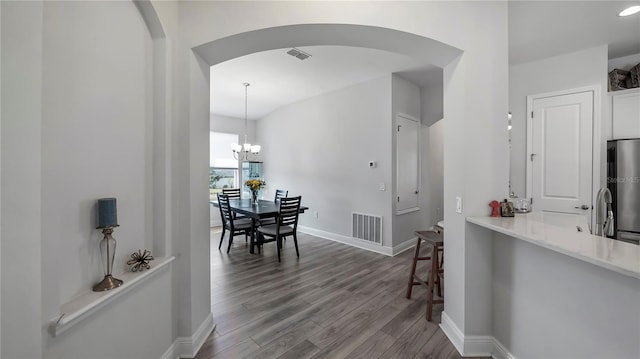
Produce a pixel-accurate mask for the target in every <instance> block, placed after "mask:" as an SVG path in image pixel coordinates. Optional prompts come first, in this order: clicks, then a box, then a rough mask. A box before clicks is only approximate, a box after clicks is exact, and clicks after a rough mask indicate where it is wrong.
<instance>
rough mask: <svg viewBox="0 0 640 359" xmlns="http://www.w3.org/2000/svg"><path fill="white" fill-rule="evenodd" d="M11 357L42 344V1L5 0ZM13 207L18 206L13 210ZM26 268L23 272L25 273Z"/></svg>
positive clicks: (4, 315) (6, 320)
mask: <svg viewBox="0 0 640 359" xmlns="http://www.w3.org/2000/svg"><path fill="white" fill-rule="evenodd" d="M0 7H2V19H1V21H0V23H1V26H2V76H1V78H2V117H1V119H2V122H1V124H0V125H1V127H2V130H1V132H2V139H1V141H0V144H1V145H2V148H1V150H0V156H2V161H1V163H2V188H1V191H2V194H1V199H2V208H3V211H2V229H1V230H2V243H0V245H1V246H2V262H1V263H2V271H1V272H2V278H1V280H0V282H1V283H2V310H1V313H0V317H1V320H2V322H1V327H2V352H1V353H0V356H1V357H3V358H39V357H42V355H43V343H42V338H43V337H42V332H41V331H42V295H41V291H42V288H41V286H42V278H41V275H42V273H41V271H42V263H41V241H42V233H41V230H42V231H44V229H43V228H42V226H41V223H40V221H41V204H42V202H41V196H40V193H41V189H40V186H41V182H40V167H41V156H42V147H41V131H42V119H41V116H42V103H41V102H42V101H41V99H42V37H43V32H42V16H43V4H42V3H36V2H32V3H26V4H25V3H17V2H4V1H3V2H1V3H0ZM9 208H10V209H11V210H9ZM18 270H19V272H18Z"/></svg>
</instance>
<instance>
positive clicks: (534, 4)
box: [509, 0, 640, 64]
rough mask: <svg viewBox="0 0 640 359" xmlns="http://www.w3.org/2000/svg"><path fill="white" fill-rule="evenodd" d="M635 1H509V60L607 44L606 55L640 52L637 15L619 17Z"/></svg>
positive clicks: (517, 61)
mask: <svg viewBox="0 0 640 359" xmlns="http://www.w3.org/2000/svg"><path fill="white" fill-rule="evenodd" d="M639 4H640V2H639V1H638V0H635V1H611V0H609V1H510V2H509V63H510V64H520V63H525V62H529V61H534V60H540V59H543V58H546V57H550V56H555V55H560V54H564V53H570V52H574V51H578V50H582V49H586V48H590V47H595V46H598V45H604V44H609V58H610V59H612V58H617V57H622V56H626V55H631V54H637V53H640V14H635V15H632V16H628V17H619V16H618V13H619V12H620V11H622V10H624V9H625V8H627V7H629V6H632V5H639Z"/></svg>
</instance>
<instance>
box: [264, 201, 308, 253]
mask: <svg viewBox="0 0 640 359" xmlns="http://www.w3.org/2000/svg"><path fill="white" fill-rule="evenodd" d="M301 201H302V196H298V197H283V198H280V203H279V210H278V217H277V218H276V221H277V222H276V223H274V224H269V225H266V226H260V227H258V243H257V244H258V250H260V247H261V246H262V244H264V243H268V242H273V241H275V242H276V250H277V251H278V262H280V248H282V238H284V237H285V236H293V243H294V244H295V246H296V255H297V256H298V257H300V251H299V250H298V236H297V230H298V215H299V214H300V202H301ZM265 237H268V238H265Z"/></svg>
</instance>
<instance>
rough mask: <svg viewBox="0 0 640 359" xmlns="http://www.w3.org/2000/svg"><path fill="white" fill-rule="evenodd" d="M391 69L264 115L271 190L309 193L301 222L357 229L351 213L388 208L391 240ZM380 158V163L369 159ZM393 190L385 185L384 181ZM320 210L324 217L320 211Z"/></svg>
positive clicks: (344, 232) (347, 231)
mask: <svg viewBox="0 0 640 359" xmlns="http://www.w3.org/2000/svg"><path fill="white" fill-rule="evenodd" d="M390 113H391V75H389V76H384V77H381V78H378V79H374V80H371V81H367V82H363V83H360V84H357V85H354V86H350V87H346V88H343V89H340V90H337V91H334V92H331V93H328V94H325V95H321V96H316V97H313V98H310V99H307V100H304V101H301V102H298V103H295V104H292V105H289V106H286V107H284V108H280V109H278V110H276V111H274V112H273V113H271V114H269V115H268V116H266V117H264V118H263V119H261V120H259V121H258V123H257V138H258V139H259V141H260V142H261V143H262V155H261V157H262V159H263V160H264V171H265V181H266V182H267V191H266V193H265V195H266V196H271V194H273V192H274V191H275V189H279V188H282V189H287V190H289V196H296V195H302V203H303V204H304V205H305V206H308V207H309V211H307V212H306V213H305V214H303V215H301V217H300V225H302V226H306V227H311V228H314V229H317V230H321V231H325V232H331V233H335V234H337V235H341V236H347V237H351V213H352V212H360V213H366V214H372V215H377V216H382V218H383V225H382V228H383V245H384V246H387V247H392V241H391V225H392V221H391V217H390V215H391V208H390V205H389V204H390V202H391V194H392V193H393V190H392V188H391V183H392V182H391V128H392V125H391V123H392V121H391V119H390V116H389V114H390ZM369 161H376V162H377V167H376V168H369V166H368V162H369ZM381 183H382V184H384V185H385V186H386V190H385V191H381V190H380V189H379V187H380V184H381ZM316 213H317V217H316V216H315V214H316Z"/></svg>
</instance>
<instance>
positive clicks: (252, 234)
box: [249, 218, 256, 254]
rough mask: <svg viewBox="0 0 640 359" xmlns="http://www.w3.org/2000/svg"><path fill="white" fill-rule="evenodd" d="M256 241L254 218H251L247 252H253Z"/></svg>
mask: <svg viewBox="0 0 640 359" xmlns="http://www.w3.org/2000/svg"><path fill="white" fill-rule="evenodd" d="M255 243H256V219H255V218H251V239H250V240H249V253H251V254H254V253H255V251H254V250H253V247H254V246H255Z"/></svg>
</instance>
